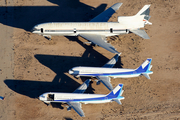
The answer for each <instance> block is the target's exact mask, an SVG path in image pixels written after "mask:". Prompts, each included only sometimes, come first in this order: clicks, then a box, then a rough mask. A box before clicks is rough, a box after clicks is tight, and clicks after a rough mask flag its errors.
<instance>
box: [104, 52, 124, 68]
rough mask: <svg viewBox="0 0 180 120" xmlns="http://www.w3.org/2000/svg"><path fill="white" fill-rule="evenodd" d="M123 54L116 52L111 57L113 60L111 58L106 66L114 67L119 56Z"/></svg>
mask: <svg viewBox="0 0 180 120" xmlns="http://www.w3.org/2000/svg"><path fill="white" fill-rule="evenodd" d="M120 55H121V53H119V54H116V55H115V56H114V57H113V58H111V60H109V61H108V62H107V63H106V64H105V65H104V66H102V67H105V68H112V67H113V66H114V65H115V64H116V62H117V61H118V58H119V56H120Z"/></svg>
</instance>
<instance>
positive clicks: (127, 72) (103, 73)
mask: <svg viewBox="0 0 180 120" xmlns="http://www.w3.org/2000/svg"><path fill="white" fill-rule="evenodd" d="M119 55H120V54H116V55H115V56H114V57H113V58H112V59H111V60H110V61H109V62H108V63H106V64H105V65H104V66H102V67H74V68H72V69H70V70H69V74H71V75H74V76H76V77H80V76H86V77H96V78H97V79H98V80H97V84H99V83H100V82H102V83H103V84H104V85H105V86H106V87H107V88H108V89H109V90H112V89H113V87H112V85H111V83H110V82H111V77H112V78H131V77H138V76H141V75H144V76H145V77H146V78H147V79H150V77H149V74H152V73H153V72H152V71H150V70H151V68H152V65H151V61H152V59H151V58H148V59H147V60H146V61H145V62H144V63H143V64H142V65H141V66H140V67H138V68H137V69H125V68H112V67H113V66H114V65H115V63H116V62H117V61H118V57H119Z"/></svg>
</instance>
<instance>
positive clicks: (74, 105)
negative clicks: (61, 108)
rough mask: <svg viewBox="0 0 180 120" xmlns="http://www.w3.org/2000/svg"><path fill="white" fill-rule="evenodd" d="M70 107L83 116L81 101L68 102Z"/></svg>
mask: <svg viewBox="0 0 180 120" xmlns="http://www.w3.org/2000/svg"><path fill="white" fill-rule="evenodd" d="M67 104H68V105H69V106H70V107H71V108H73V109H74V110H75V111H76V112H77V113H78V114H79V115H80V116H81V117H85V115H84V112H83V110H82V109H81V103H79V102H68V103H67Z"/></svg>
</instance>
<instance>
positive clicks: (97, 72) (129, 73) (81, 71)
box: [69, 67, 141, 78]
mask: <svg viewBox="0 0 180 120" xmlns="http://www.w3.org/2000/svg"><path fill="white" fill-rule="evenodd" d="M69 73H70V74H72V75H76V76H86V77H96V76H107V77H113V78H131V77H138V76H140V75H141V73H138V72H137V71H136V70H135V69H124V68H123V69H121V68H102V67H74V68H72V69H71V70H69Z"/></svg>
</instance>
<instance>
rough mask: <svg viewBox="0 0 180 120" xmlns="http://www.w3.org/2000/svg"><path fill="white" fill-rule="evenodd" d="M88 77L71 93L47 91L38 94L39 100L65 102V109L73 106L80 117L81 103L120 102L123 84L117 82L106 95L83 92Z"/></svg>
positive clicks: (81, 114)
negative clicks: (66, 106) (66, 105)
mask: <svg viewBox="0 0 180 120" xmlns="http://www.w3.org/2000/svg"><path fill="white" fill-rule="evenodd" d="M89 82H90V79H88V80H86V81H85V82H84V83H83V84H82V85H81V86H80V87H79V88H77V89H76V90H75V91H74V92H73V93H59V92H48V93H44V94H42V95H40V96H39V100H41V101H43V102H45V103H48V104H49V103H51V102H54V103H67V104H68V108H67V110H68V111H69V110H71V108H73V109H74V110H75V111H76V112H77V113H78V114H79V115H80V116H81V117H85V115H84V112H83V110H82V109H81V103H84V104H89V103H90V104H95V103H107V102H112V101H116V102H117V103H118V104H121V101H120V100H122V99H124V97H122V96H121V95H122V93H123V91H124V90H122V87H123V84H119V85H117V86H116V87H115V89H114V90H113V91H111V92H110V93H109V94H107V95H102V94H83V93H84V91H85V90H86V89H87V87H88V86H89Z"/></svg>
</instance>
